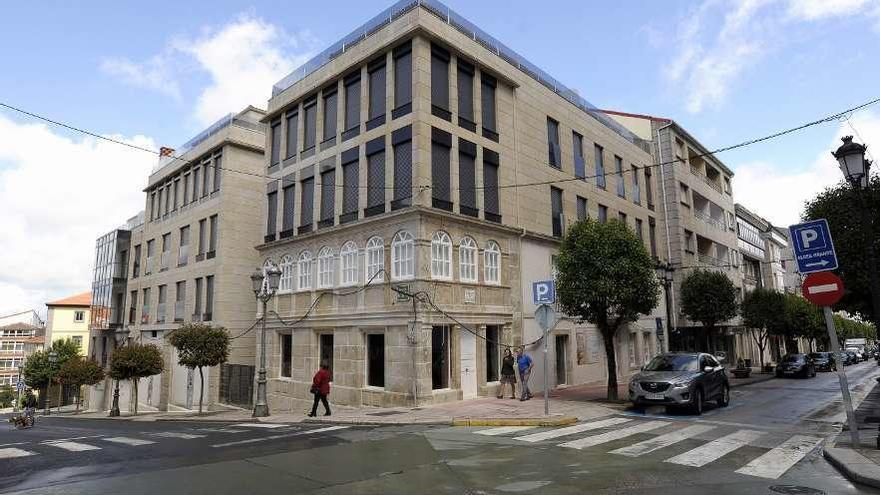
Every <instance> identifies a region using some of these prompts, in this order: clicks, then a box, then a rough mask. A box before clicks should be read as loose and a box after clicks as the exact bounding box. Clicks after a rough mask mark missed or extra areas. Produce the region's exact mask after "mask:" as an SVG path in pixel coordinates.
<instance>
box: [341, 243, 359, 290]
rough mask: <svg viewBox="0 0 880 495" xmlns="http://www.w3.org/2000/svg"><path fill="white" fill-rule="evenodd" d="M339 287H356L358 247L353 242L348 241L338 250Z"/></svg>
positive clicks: (357, 280)
mask: <svg viewBox="0 0 880 495" xmlns="http://www.w3.org/2000/svg"><path fill="white" fill-rule="evenodd" d="M339 265H340V269H339V276H340V285H341V286H343V287H350V286H352V285H357V284H358V282H359V281H360V280H359V279H358V247H357V244H355V243H354V241H348V242H346V243H345V244H343V245H342V249H340V250H339Z"/></svg>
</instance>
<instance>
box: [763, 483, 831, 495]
mask: <svg viewBox="0 0 880 495" xmlns="http://www.w3.org/2000/svg"><path fill="white" fill-rule="evenodd" d="M770 491H771V492H776V493H785V494H786V495H825V492H823V491H822V490H817V489H815V488H810V487H808V486H797V485H773V486H771V487H770Z"/></svg>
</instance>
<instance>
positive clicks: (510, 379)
mask: <svg viewBox="0 0 880 495" xmlns="http://www.w3.org/2000/svg"><path fill="white" fill-rule="evenodd" d="M514 364H516V359H514V358H513V354H512V353H511V352H510V348H509V347H508V348H507V349H504V358H502V359H501V387H500V388H499V389H498V398H499V399H503V398H504V385H505V384H508V383H509V384H510V398H511V399H516V371H514V367H513V365H514Z"/></svg>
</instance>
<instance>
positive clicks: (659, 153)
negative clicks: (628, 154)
mask: <svg viewBox="0 0 880 495" xmlns="http://www.w3.org/2000/svg"><path fill="white" fill-rule="evenodd" d="M672 125H673V123H672V122H669V123H668V124H666V125H664V126H663V127H660V128H659V129H657V160H658V164H659V165H660V177H661V181H662V184H661V186H662V187H661V188H660V189H661V191H663V225H664V226H665V229H666V262H667V263H669V264H670V265H671V264H672V240H671V239H670V237H669V203H668V201H667V198H666V166H665V165H664V163H663V146H661V144H660V131H662V130H663V129H668V128H670V127H672ZM673 273H675V272H673ZM667 291H669V292H670V297H669V301H670V303H669V304H671V306H672V308H671V310H672V311H671V315H672V321H667V322H666V327H665V328H664V329H663V333H664V335H663V337H664V338H663V352H669V329H670V327H671V328H676V327H677V326H678V323H677V321H676V319H677V318H676V316H675V315H676V313H675V276H674V275H673V280H672V282H671V283H670V284H669V288H668V289H667Z"/></svg>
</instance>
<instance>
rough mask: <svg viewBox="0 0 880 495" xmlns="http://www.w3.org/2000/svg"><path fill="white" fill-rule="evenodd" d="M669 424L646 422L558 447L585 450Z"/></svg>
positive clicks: (668, 423)
mask: <svg viewBox="0 0 880 495" xmlns="http://www.w3.org/2000/svg"><path fill="white" fill-rule="evenodd" d="M670 424H671V423H670V422H669V421H648V422H647V423H642V424H638V425H635V426H630V427H629V428H623V429H620V430H613V431H609V432H608V433H601V434H599V435H593V436H589V437H584V438H579V439H577V440H572V441H570V442H565V443H561V444H559V446H560V447H569V448H572V449H585V448H587V447H593V446H594V445H600V444H603V443H608V442H613V441H614V440H619V439H621V438H626V437H628V436H631V435H635V434H637V433H644V432H646V431H651V430H656V429H657V428H662V427H664V426H667V425H670Z"/></svg>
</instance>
